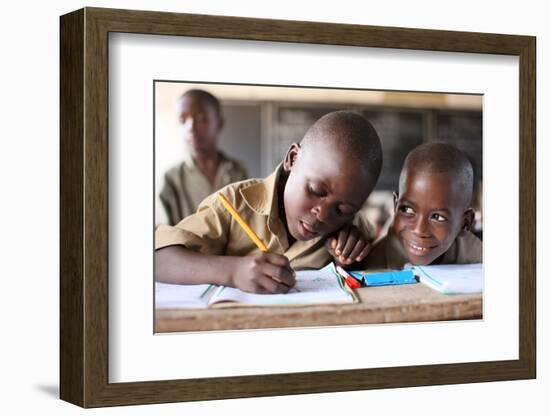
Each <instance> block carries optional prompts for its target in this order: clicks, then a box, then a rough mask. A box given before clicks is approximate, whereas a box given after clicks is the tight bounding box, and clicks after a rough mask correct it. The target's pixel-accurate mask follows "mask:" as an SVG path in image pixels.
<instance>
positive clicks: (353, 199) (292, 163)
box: [283, 142, 375, 241]
mask: <svg viewBox="0 0 550 416" xmlns="http://www.w3.org/2000/svg"><path fill="white" fill-rule="evenodd" d="M283 166H284V169H285V171H287V172H289V176H288V180H287V182H286V185H285V189H284V209H285V219H286V225H287V228H288V231H289V233H290V234H291V235H292V237H293V238H294V239H296V240H302V241H304V240H309V239H312V238H315V237H317V236H321V235H326V234H330V233H332V232H334V231H336V230H338V229H339V228H340V227H342V226H343V225H344V224H347V223H349V222H351V220H352V219H353V216H354V215H355V213H356V212H357V211H358V210H359V209H360V208H361V206H362V205H363V202H364V201H365V199H366V198H367V196H368V195H369V194H370V192H371V191H372V189H373V188H374V185H375V181H374V180H373V178H372V177H371V176H370V175H368V174H367V173H365V172H364V170H363V169H360V168H359V164H358V163H357V162H356V161H354V160H346V158H345V156H344V155H342V154H341V152H339V151H338V149H337V147H336V146H334V145H332V146H331V145H329V144H326V143H322V142H321V143H320V144H319V145H316V146H315V149H312V148H311V147H309V148H307V149H302V148H301V147H300V145H298V144H293V145H292V146H291V147H290V148H289V150H288V152H287V155H286V158H285V161H284V165H283Z"/></svg>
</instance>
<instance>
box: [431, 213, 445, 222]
mask: <svg viewBox="0 0 550 416" xmlns="http://www.w3.org/2000/svg"><path fill="white" fill-rule="evenodd" d="M432 218H433V219H434V220H436V221H437V222H446V221H447V218H446V217H444V216H443V215H441V214H433V215H432Z"/></svg>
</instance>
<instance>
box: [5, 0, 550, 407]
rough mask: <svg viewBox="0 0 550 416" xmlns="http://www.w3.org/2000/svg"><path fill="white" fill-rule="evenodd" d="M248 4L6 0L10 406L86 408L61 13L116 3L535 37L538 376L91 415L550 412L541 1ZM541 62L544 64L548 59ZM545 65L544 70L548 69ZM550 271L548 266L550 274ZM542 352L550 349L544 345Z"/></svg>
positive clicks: (549, 32) (545, 29)
mask: <svg viewBox="0 0 550 416" xmlns="http://www.w3.org/2000/svg"><path fill="white" fill-rule="evenodd" d="M319 3H320V2H311V3H310V4H307V3H306V2H297V1H295V0H290V1H286V0H284V1H283V0H280V1H276V2H275V1H274V2H253V1H245V0H242V1H241V0H233V1H231V2H226V3H225V4H222V2H219V1H216V0H203V1H197V0H195V1H176V0H174V1H151V0H149V1H145V0H143V1H138V0H135V1H130V0H127V1H117V2H108V1H91V0H90V1H89V2H82V1H69V0H63V1H62V0H57V1H50V2H44V3H41V2H35V3H32V2H28V1H26V2H25V1H21V2H18V3H15V2H12V3H6V4H5V5H4V7H3V9H2V13H1V15H0V23H1V24H0V27H1V30H2V36H1V38H0V39H2V54H1V57H2V60H1V66H0V71H1V73H2V78H1V79H2V81H3V83H2V89H1V91H2V95H1V98H2V100H1V101H0V106H1V110H2V111H1V112H0V114H1V120H2V122H1V124H0V128H1V134H0V137H2V144H3V148H2V152H1V153H0V158H1V160H0V169H2V174H1V175H0V178H2V179H1V180H2V187H1V189H2V196H3V198H2V201H3V204H1V205H0V210H1V211H0V218H1V221H2V228H1V229H2V234H3V237H4V238H2V243H1V244H2V247H1V248H2V250H1V251H0V253H2V255H1V259H2V261H1V262H0V267H1V276H2V278H3V285H2V286H1V288H2V296H1V301H0V308H1V315H0V316H1V317H2V318H1V319H2V344H1V347H0V352H1V354H0V371H1V381H0V383H1V390H0V391H1V392H2V394H1V396H2V400H0V410H1V411H2V413H3V414H27V413H30V414H33V413H40V414H55V415H72V414H80V413H83V412H84V411H83V410H80V409H79V408H77V407H74V406H72V405H69V404H67V403H64V402H61V401H59V400H58V399H57V398H56V397H57V394H58V393H57V389H58V387H57V386H58V365H59V360H58V301H59V298H58V290H59V285H58V273H59V266H58V256H59V251H58V241H59V235H58V228H59V223H58V207H59V204H58V199H59V196H58V194H59V186H58V183H59V180H58V175H59V169H58V164H59V147H58V132H59V127H58V125H59V112H58V105H59V99H58V91H59V75H58V74H59V65H58V62H59V50H58V49H59V46H58V45H59V35H58V32H59V23H58V16H59V15H61V14H64V13H67V12H69V11H72V10H74V9H77V8H80V7H83V6H101V7H119V8H129V9H144V10H152V9H155V10H163V11H175V12H189V13H206V14H225V15H240V16H251V17H264V18H276V19H293V20H318V21H327V22H329V21H330V22H342V23H360V24H371V25H387V26H401V27H419V28H432V29H451V30H467V31H481V32H497V33H510V34H529V35H536V36H537V43H538V47H537V53H538V57H537V73H538V80H537V97H538V123H537V127H538V128H537V135H538V147H537V151H538V181H537V187H538V189H537V191H538V213H539V218H538V243H539V245H538V250H537V254H538V256H537V258H538V269H537V273H538V284H537V289H538V293H539V297H538V340H539V343H538V351H539V361H538V377H539V378H538V380H536V381H516V382H500V383H485V384H477V385H474V384H472V385H460V386H443V387H423V388H409V389H400V390H381V391H367V392H352V393H339V394H322V395H307V396H294V397H274V398H262V399H246V400H229V401H219V402H206V403H187V404H168V405H155V406H140V407H132V408H112V409H107V410H92V411H87V412H86V413H87V414H103V415H107V414H109V415H110V414H151V415H153V414H154V415H159V414H162V415H165V414H193V415H206V414H228V415H231V414H256V413H260V412H261V413H262V414H266V415H271V414H272V415H279V414H281V412H288V413H297V412H304V411H306V412H307V411H309V412H310V413H312V414H319V415H325V414H326V415H328V414H333V413H341V412H342V411H345V412H350V413H355V412H357V413H359V412H361V413H363V412H369V413H373V414H380V413H383V414H408V415H414V414H423V415H440V414H441V413H443V412H444V413H445V414H446V415H464V414H489V413H490V414H499V413H502V414H520V413H521V414H530V415H531V414H532V415H542V414H547V412H548V408H549V404H548V397H547V394H548V390H549V387H550V382H549V377H550V376H549V372H550V367H549V364H548V363H549V361H548V359H546V357H545V356H544V355H543V354H544V351H543V349H544V347H545V346H546V344H547V340H548V325H546V328H545V331H543V325H544V324H545V323H546V322H545V317H544V316H543V315H544V312H545V311H547V308H545V306H544V304H543V303H544V301H545V300H546V301H549V294H548V290H547V288H548V285H547V284H545V282H544V278H543V275H544V274H548V267H549V263H548V258H546V259H544V258H543V254H544V252H545V251H544V249H543V244H545V246H546V251H548V244H549V241H548V237H546V238H545V237H543V235H544V234H546V235H548V234H549V233H550V229H549V227H548V220H546V221H544V222H543V220H542V218H541V215H540V214H541V213H542V212H543V211H546V212H549V208H550V207H549V206H548V205H549V204H550V201H548V198H546V201H544V200H543V197H546V196H547V195H543V183H545V182H546V183H548V180H550V178H549V177H548V176H549V175H548V169H547V168H545V167H543V166H542V165H543V162H544V161H546V160H548V158H549V157H550V153H549V150H548V149H549V147H550V146H549V145H548V144H547V143H545V142H544V141H543V140H542V138H543V136H544V129H543V124H544V121H545V120H544V119H543V114H544V113H545V106H544V103H545V102H547V101H548V99H549V95H550V88H549V85H548V76H546V77H545V75H546V74H547V73H548V71H549V68H548V67H547V66H548V65H547V64H546V61H547V59H548V56H550V47H549V46H548V42H549V39H550V28H549V26H548V24H547V12H544V10H545V8H544V2H536V1H532V0H525V1H522V2H514V3H512V6H509V5H507V3H504V2H496V1H490V2H479V1H471V0H466V1H462V2H460V3H456V2H455V3H446V5H444V6H443V5H442V4H441V2H440V1H435V0H434V1H415V2H410V1H405V0H403V1H397V2H386V3H383V2H377V3H374V2H368V5H367V3H365V2H357V1H352V0H349V1H348V0H340V1H338V2H326V4H319ZM545 65H546V67H545ZM545 73H546V74H545ZM546 194H547V192H546ZM545 272H546V273H545ZM546 348H547V347H546Z"/></svg>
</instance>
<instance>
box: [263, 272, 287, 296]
mask: <svg viewBox="0 0 550 416" xmlns="http://www.w3.org/2000/svg"><path fill="white" fill-rule="evenodd" d="M258 283H259V284H260V286H262V287H263V288H264V289H265V291H266V292H268V293H287V292H288V291H289V290H290V287H288V286H286V285H283V284H282V283H279V282H277V281H276V280H275V279H272V278H271V277H269V276H262V277H261V278H260V279H259V280H258Z"/></svg>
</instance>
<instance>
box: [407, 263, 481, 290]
mask: <svg viewBox="0 0 550 416" xmlns="http://www.w3.org/2000/svg"><path fill="white" fill-rule="evenodd" d="M405 268H407V269H411V270H412V271H413V272H414V274H415V275H416V276H418V278H419V280H420V281H421V282H422V283H424V284H425V285H427V286H429V287H430V288H432V289H434V290H437V291H438V292H441V293H444V294H446V295H459V294H468V293H481V292H482V291H483V264H482V263H476V264H445V265H436V266H411V265H410V264H409V265H406V266H405Z"/></svg>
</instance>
